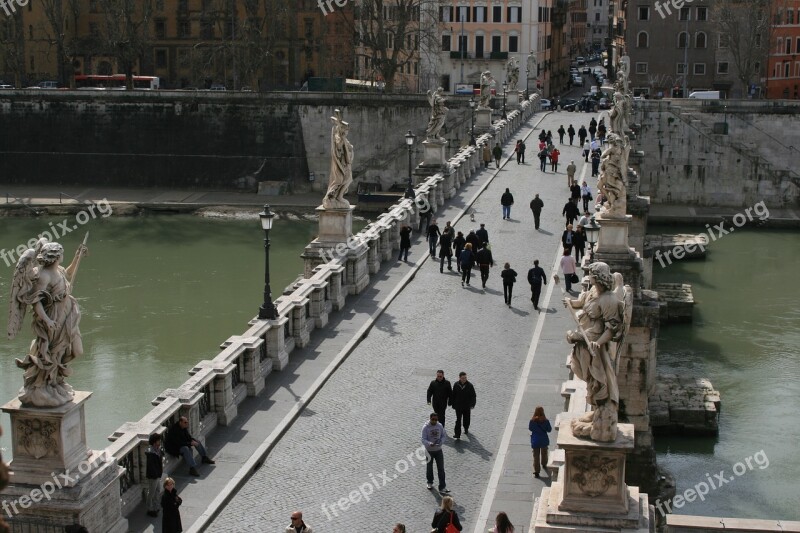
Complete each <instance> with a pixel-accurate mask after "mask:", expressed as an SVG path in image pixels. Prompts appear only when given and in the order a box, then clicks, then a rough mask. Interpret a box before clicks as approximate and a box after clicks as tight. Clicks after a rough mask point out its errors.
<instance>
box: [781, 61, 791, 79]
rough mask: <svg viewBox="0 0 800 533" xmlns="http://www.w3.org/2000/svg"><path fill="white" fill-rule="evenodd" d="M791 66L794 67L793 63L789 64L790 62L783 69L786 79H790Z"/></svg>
mask: <svg viewBox="0 0 800 533" xmlns="http://www.w3.org/2000/svg"><path fill="white" fill-rule="evenodd" d="M791 66H792V65H791V63H789V62H788V61H787V62H786V64H785V65H784V67H783V77H784V78H788V77H789V69H790V68H791Z"/></svg>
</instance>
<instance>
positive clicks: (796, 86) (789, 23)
mask: <svg viewBox="0 0 800 533" xmlns="http://www.w3.org/2000/svg"><path fill="white" fill-rule="evenodd" d="M773 10H774V12H773V26H772V39H771V40H772V43H773V44H772V46H770V52H769V59H768V65H767V72H766V74H767V79H766V80H765V82H766V97H767V98H790V99H794V100H796V99H798V98H800V1H798V0H780V1H778V2H776V3H775V5H774V7H773Z"/></svg>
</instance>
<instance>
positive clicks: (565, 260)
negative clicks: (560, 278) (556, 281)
mask: <svg viewBox="0 0 800 533" xmlns="http://www.w3.org/2000/svg"><path fill="white" fill-rule="evenodd" d="M571 253H572V250H569V249H567V248H564V255H562V256H561V272H563V274H564V284H565V285H566V286H567V292H572V284H573V283H578V275H577V274H576V273H575V270H576V265H575V258H574V257H572V255H570V254H571Z"/></svg>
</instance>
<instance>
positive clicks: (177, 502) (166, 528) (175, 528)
mask: <svg viewBox="0 0 800 533" xmlns="http://www.w3.org/2000/svg"><path fill="white" fill-rule="evenodd" d="M181 503H183V500H182V499H181V497H180V496H178V490H177V489H176V488H175V480H174V479H172V478H171V477H168V478H167V479H165V480H164V494H163V495H162V496H161V508H162V509H164V514H163V515H162V519H161V531H162V532H163V533H181V531H183V526H182V525H181V511H180V509H179V507H180V506H181Z"/></svg>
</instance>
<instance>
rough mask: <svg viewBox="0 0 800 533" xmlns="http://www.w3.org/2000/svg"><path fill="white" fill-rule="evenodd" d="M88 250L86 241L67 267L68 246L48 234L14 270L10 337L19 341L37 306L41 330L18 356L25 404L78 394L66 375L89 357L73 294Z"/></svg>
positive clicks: (36, 327) (53, 403)
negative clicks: (30, 310) (25, 321)
mask: <svg viewBox="0 0 800 533" xmlns="http://www.w3.org/2000/svg"><path fill="white" fill-rule="evenodd" d="M87 237H88V234H87ZM87 250H88V249H87V248H86V240H85V239H84V243H83V244H81V245H80V246H79V247H78V250H77V251H76V252H75V257H74V259H73V260H72V263H70V265H69V266H68V267H67V268H64V267H63V266H61V262H62V261H63V259H64V248H63V247H62V246H61V245H60V244H58V243H57V242H48V240H47V239H44V238H42V239H39V241H38V242H37V243H36V246H35V247H33V248H30V249H28V250H27V251H26V252H25V253H23V254H22V255H21V256H20V258H19V261H18V262H17V266H16V267H15V269H14V278H13V281H12V283H11V303H10V309H9V322H8V338H9V339H14V338H15V337H16V336H17V333H19V330H20V328H21V327H22V322H23V319H24V318H25V313H26V311H27V309H28V306H31V307H32V308H33V332H34V333H35V334H36V338H35V339H34V340H33V342H31V346H30V349H29V350H28V354H27V355H26V356H25V358H24V359H22V360H19V359H17V360H16V362H17V366H18V367H19V368H21V369H23V370H24V371H25V373H24V385H23V386H22V388H21V389H20V391H19V395H18V397H19V400H20V401H21V402H22V404H23V405H26V406H34V407H58V406H60V405H64V404H65V403H68V402H70V401H71V400H72V398H73V396H74V391H73V390H72V387H70V386H69V384H67V383H66V382H65V381H64V378H66V377H68V376H69V375H70V374H71V373H72V370H71V369H70V368H68V367H67V364H68V363H69V362H70V361H72V360H73V359H75V358H77V357H80V356H81V355H83V343H82V341H81V332H80V330H79V329H78V323H79V322H80V319H81V312H80V309H79V308H78V302H77V301H76V300H75V298H74V297H73V296H72V285H73V283H74V281H75V274H76V273H77V271H78V265H79V264H80V260H81V257H83V256H84V255H86V253H87Z"/></svg>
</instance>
